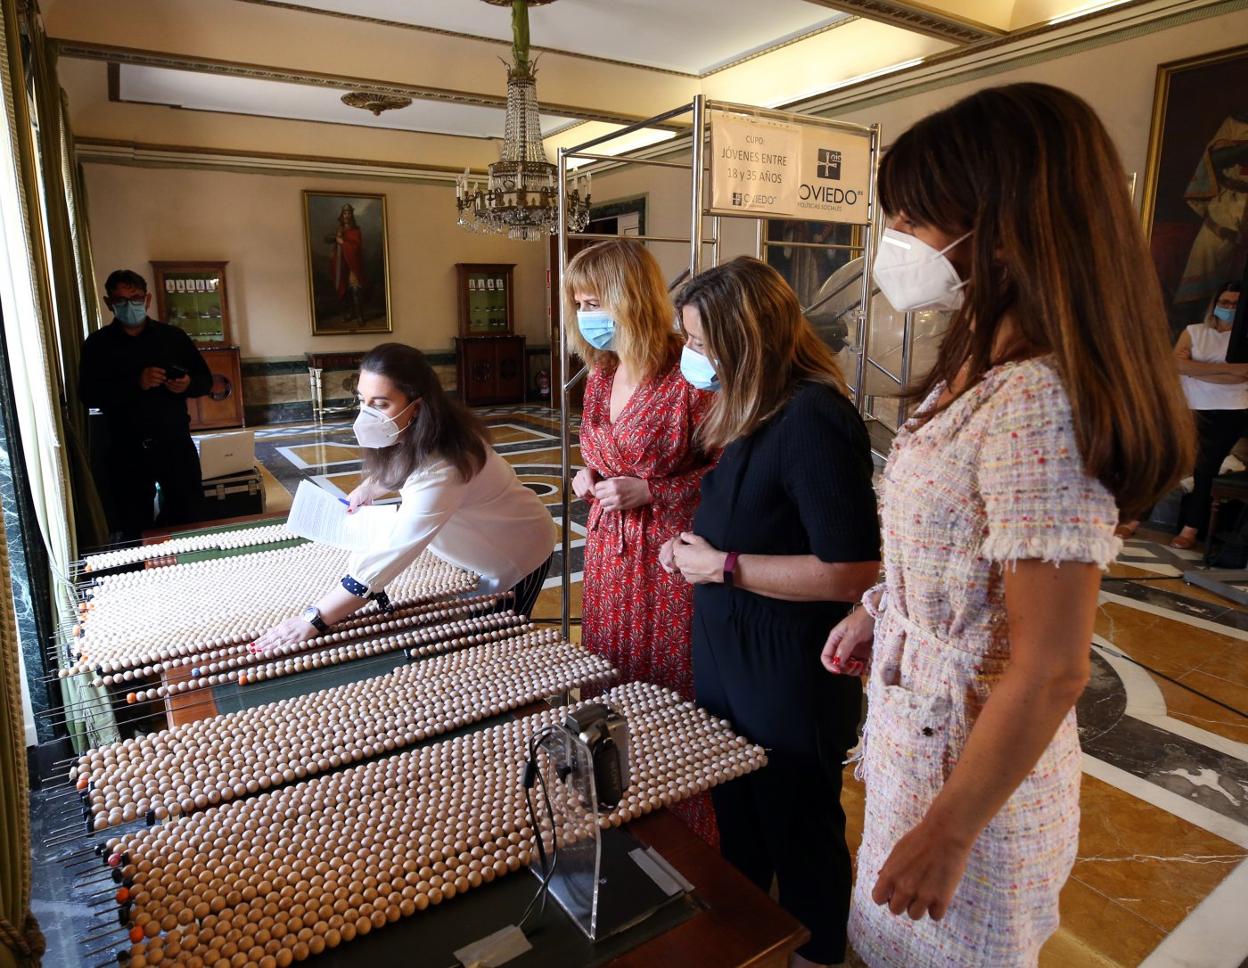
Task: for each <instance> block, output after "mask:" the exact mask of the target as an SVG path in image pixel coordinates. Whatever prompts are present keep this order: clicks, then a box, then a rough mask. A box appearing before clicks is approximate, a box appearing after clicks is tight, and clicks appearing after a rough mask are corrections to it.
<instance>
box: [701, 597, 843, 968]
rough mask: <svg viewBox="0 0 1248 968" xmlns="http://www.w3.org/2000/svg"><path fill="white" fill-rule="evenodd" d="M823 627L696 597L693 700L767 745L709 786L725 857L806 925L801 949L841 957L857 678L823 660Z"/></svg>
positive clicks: (821, 958) (823, 958)
mask: <svg viewBox="0 0 1248 968" xmlns="http://www.w3.org/2000/svg"><path fill="white" fill-rule="evenodd" d="M826 635H827V630H826V629H823V630H822V631H808V632H805V633H799V634H796V635H795V634H794V633H793V631H792V630H790V629H787V628H785V627H784V626H783V625H782V624H781V623H777V622H776V621H774V620H771V621H769V620H768V619H767V618H766V617H765V616H761V615H758V616H751V615H746V616H743V615H740V614H731V615H728V614H717V613H716V611H714V610H712V609H708V608H705V607H702V606H701V604H700V603H699V602H698V598H697V597H696V596H695V606H694V614H693V681H694V693H695V696H696V698H697V702H698V705H699V706H702V707H703V708H704V709H706V710H707V711H708V712H710V713H711V714H712V715H714V716H718V717H722V718H724V719H727V720H729V721H730V722H731V723H732V726H733V729H734V730H736V731H737V732H738V733H739V734H741V735H743V736H745V737H746V738H747V739H749V740H750V741H751V742H754V743H757V744H758V745H760V746H762V747H764V748H765V749H766V750H767V760H768V762H767V766H765V767H764V768H763V769H761V770H759V771H757V772H755V773H752V774H748V775H747V776H744V777H741V778H739V779H737V780H734V781H732V782H731V783H727V784H724V785H723V786H719V787H716V788H715V789H714V790H712V791H711V799H712V802H713V803H714V805H715V819H716V821H717V823H718V824H719V838H720V850H721V852H722V853H723V855H724V858H725V859H726V860H727V861H728V862H729V863H731V864H732V865H733V866H734V867H736V868H737V869H738V870H740V871H741V872H742V873H743V874H745V876H746V877H748V878H749V879H750V880H751V881H753V882H754V883H755V884H756V885H757V886H758V887H759V888H761V889H762V890H764V891H767V890H769V889H770V887H771V882H772V878H773V876H774V877H775V878H776V880H777V881H778V882H779V887H780V905H781V907H783V908H784V909H785V910H786V911H788V912H789V913H790V914H792V915H793V916H794V917H796V918H797V919H798V920H799V921H801V922H802V924H804V925H805V926H806V928H807V929H808V930H809V931H810V936H811V937H810V942H809V943H808V944H807V945H806V946H805V947H804V948H802V949H801V951H800V954H801V955H802V956H803V957H806V958H809V959H810V960H812V961H816V962H838V961H842V960H843V959H844V957H845V944H846V938H845V933H846V922H847V921H848V919H849V896H850V886H851V870H850V857H849V848H848V846H847V845H846V843H845V812H844V810H843V809H842V808H841V770H842V768H843V763H844V761H845V756H846V752H847V750H848V749H849V748H850V747H851V746H852V745H853V744H854V742H855V740H856V733H857V725H858V716H859V711H860V708H861V702H862V686H861V683H860V682H859V680H857V679H855V678H852V677H849V676H834V675H832V674H831V673H829V672H827V671H826V670H825V669H824V668H823V667H822V666H821V665H820V663H819V652H820V649H821V648H822V646H823V641H824V637H825V636H826Z"/></svg>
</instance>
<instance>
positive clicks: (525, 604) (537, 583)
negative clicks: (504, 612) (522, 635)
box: [506, 552, 555, 615]
mask: <svg viewBox="0 0 1248 968" xmlns="http://www.w3.org/2000/svg"><path fill="white" fill-rule="evenodd" d="M554 557H555V555H554V552H551V554H550V557H548V558H547V559H546V560H545V561H543V562H542V563H541V564H540V565H538V566H537V567H536V568H534V569H533V570H532V571H531V572H529V573H528V574H527V575H525V576H524V577H523V578H521V579H520V580H519V581H518V582H516V583H515V584H514V585H513V586H512V587H511V590H512V591H513V592H514V593H515V596H516V597H515V599H514V600H513V601H512V602H511V603H510V604H508V605H507V606H506V608H510V609H511V610H512V611H514V612H515V613H516V614H517V615H532V614H533V606H534V605H536V604H537V596H538V595H540V594H541V593H542V585H544V584H545V583H546V575H547V574H548V573H549V572H550V563H551V561H553V560H554Z"/></svg>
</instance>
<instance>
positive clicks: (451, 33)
mask: <svg viewBox="0 0 1248 968" xmlns="http://www.w3.org/2000/svg"><path fill="white" fill-rule="evenodd" d="M236 2H237V3H249V4H252V5H253V6H257V7H273V8H276V9H278V10H289V11H290V12H292V13H305V14H313V15H319V16H323V17H334V18H336V19H339V20H352V21H355V22H357V23H367V24H373V25H375V26H378V27H394V28H398V29H400V30H414V31H417V32H418V33H426V34H435V35H437V36H440V37H455V38H457V39H459V40H473V41H478V42H479V43H483V44H493V45H494V46H496V47H501V48H503V49H504V50H511V44H510V43H508V42H507V41H505V40H499V39H498V38H497V37H483V36H481V35H480V34H469V33H464V32H463V31H459V30H447V29H445V28H443V27H427V26H424V25H422V24H409V23H404V22H403V21H401V20H387V19H385V18H384V17H370V16H368V15H366V14H362V13H348V12H346V11H344V10H325V9H322V8H320V7H305V6H303V5H302V4H299V3H290V2H288V0H236ZM809 2H812V3H817V4H819V5H820V6H831V5H830V4H823V3H821V2H820V0H809ZM853 19H854V18H853V17H852V16H850V17H847V18H846V19H844V20H840V21H837V22H836V23H834V24H824V25H823V26H821V27H811V28H810V29H809V30H805V31H803V32H801V33H799V34H796V35H794V36H792V37H787V38H785V39H784V40H779V41H777V42H776V43H774V44H772V45H770V46H768V47H764V48H761V49H760V50H756V51H754V52H752V53H749V54H743V55H742V56H740V57H737V58H734V59H733V60H731V61H729V62H728V63H724V64H720V65H718V66H716V67H713V68H711V69H710V70H705V71H681V70H676V69H675V68H672V67H655V66H654V65H653V64H639V63H637V62H636V61H625V60H617V59H616V58H613V57H599V56H597V55H595V54H586V53H583V52H582V51H576V50H565V49H563V48H562V47H540V46H538V45H536V44H534V45H533V46H532V47H531V48H530V49H531V50H534V51H536V52H538V53H541V54H557V55H559V56H560V57H572V58H575V59H577V60H585V61H591V62H593V63H597V64H610V65H611V66H613V67H624V68H628V69H630V70H638V71H650V72H651V73H654V74H667V75H669V76H671V77H684V78H691V79H692V78H697V79H701V78H706V77H710V76H711V75H712V74H718V73H719V72H720V71H726V70H728V69H729V68H732V67H736V66H737V65H738V64H744V63H746V62H747V61H751V60H754V59H755V58H758V57H765V56H766V55H767V54H770V53H772V52H774V51H777V50H782V49H784V48H785V47H788V46H789V45H790V44H796V43H798V42H799V41H803V40H807V39H809V38H811V37H816V36H818V35H819V34H822V33H824V32H825V31H828V30H834V29H835V28H837V27H841V26H844V25H845V24H847V23H850V22H852V21H853Z"/></svg>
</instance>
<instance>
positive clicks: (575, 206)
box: [455, 0, 590, 242]
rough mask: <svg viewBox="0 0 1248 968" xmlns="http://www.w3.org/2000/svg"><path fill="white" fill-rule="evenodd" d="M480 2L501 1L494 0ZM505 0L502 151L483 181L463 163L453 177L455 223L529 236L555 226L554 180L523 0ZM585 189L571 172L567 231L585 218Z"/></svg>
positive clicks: (586, 180) (586, 182)
mask: <svg viewBox="0 0 1248 968" xmlns="http://www.w3.org/2000/svg"><path fill="white" fill-rule="evenodd" d="M485 2H487V3H494V4H495V5H501V4H499V3H498V0H485ZM508 2H509V4H510V5H511V6H512V30H513V33H514V35H515V41H514V43H513V45H512V54H513V57H514V60H513V63H512V64H511V66H510V67H509V68H508V71H507V118H506V123H505V126H504V130H503V150H502V154H501V155H500V157H499V160H498V161H496V162H494V164H492V165H490V166H489V175H488V176H487V178H486V182H485V184H484V185H482V184H481V183H480V182H479V181H476V180H474V179H473V178H472V176H471V175H470V174H469V173H468V170H467V169H465V170H464V173H463V174H462V175H460V176H459V177H458V178H456V179H455V204H456V207H457V209H458V210H459V219H458V224H459V225H460V226H461V227H463V228H465V229H467V230H469V231H472V232H486V233H490V234H493V235H506V236H507V237H508V238H510V239H513V240H515V241H518V242H532V241H538V240H540V239H544V238H547V237H549V236H550V235H553V234H554V233H556V232H558V231H559V185H558V177H557V173H556V170H555V166H554V165H552V164H551V163H550V161H549V160H548V159H547V157H546V148H545V146H544V145H543V144H542V130H541V118H540V116H539V108H538V104H537V67H536V64H535V63H533V62H530V61H529V44H528V37H529V14H528V3H527V2H518V3H511V2H510V0H508ZM529 2H540V0H529ZM546 2H550V0H546ZM589 189H590V176H589V175H584V176H580V177H577V176H573V177H572V179H571V184H570V186H569V191H568V194H567V198H566V213H567V223H568V229H569V230H570V231H573V232H580V231H583V230H584V228H585V226H586V225H588V224H589V198H590V195H589Z"/></svg>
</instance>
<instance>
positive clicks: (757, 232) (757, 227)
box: [715, 218, 767, 260]
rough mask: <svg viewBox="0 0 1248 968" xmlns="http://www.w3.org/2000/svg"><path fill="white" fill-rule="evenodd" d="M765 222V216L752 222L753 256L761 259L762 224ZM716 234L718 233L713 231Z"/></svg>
mask: <svg viewBox="0 0 1248 968" xmlns="http://www.w3.org/2000/svg"><path fill="white" fill-rule="evenodd" d="M766 224H767V220H766V219H765V218H760V219H759V220H758V221H757V222H755V223H754V258H756V259H759V260H761V259H762V258H763V226H765V225H766ZM715 234H716V235H718V234H719V233H718V232H717V233H715Z"/></svg>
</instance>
